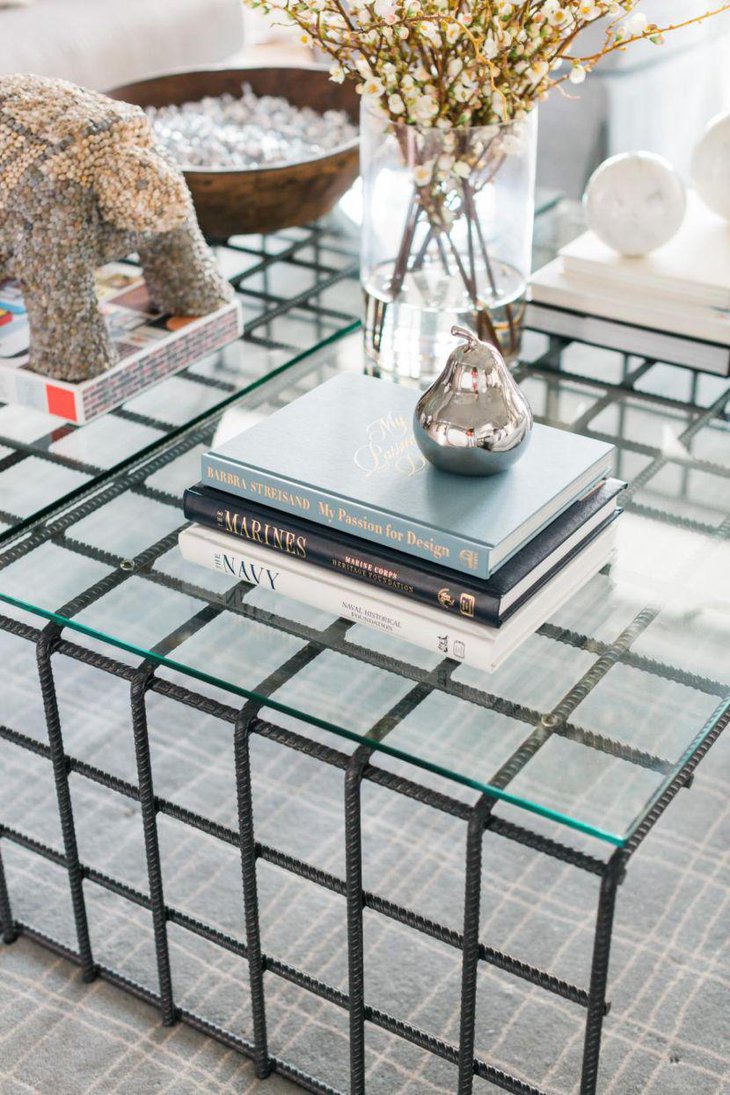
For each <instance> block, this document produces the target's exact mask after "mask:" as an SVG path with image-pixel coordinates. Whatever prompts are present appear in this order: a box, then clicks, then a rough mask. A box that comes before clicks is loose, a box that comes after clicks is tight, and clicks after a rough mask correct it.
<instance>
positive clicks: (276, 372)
mask: <svg viewBox="0 0 730 1095" xmlns="http://www.w3.org/2000/svg"><path fill="white" fill-rule="evenodd" d="M361 326H362V324H361V322H360V320H359V319H354V320H352V322H351V323H348V324H346V325H345V326H344V327H342V328H340V330H338V331H334V332H333V333H332V334H331V335H327V337H326V338H323V339H322V340H321V341H319V342H315V343H314V344H313V345H312V346H308V347H307V348H306V349H305V350H300V351H299V352H298V353H296V354H294V355H293V356H292V357H290V358H289V360H288V361H284V362H282V364H281V365H277V366H275V367H274V368H273V369H269V370H267V371H266V372H265V373H262V374H261V376H259V377H257V378H256V380H252V381H251V383H250V384H246V385H244V386H243V387H242V388H238V389H237V390H236V391H235V392H230V393H229V394H228V395H226V396H225V397H224V398H223V399H221V400H220V402H218V403H216V404H215V405H214V406H212V407H207V408H206V409H205V410H204V411H201V412H200V414H198V415H195V416H194V417H193V418H189V419H188V420H187V421H186V422H182V423H181V424H180V425H179V426H175V427H173V428H172V429H171V430H169V431H168V432H167V433H165V435H164V437H160V438H156V439H155V440H154V441H151V442H150V443H149V445H145V446H144V448H142V449H138V450H137V451H136V452H134V453H132V455H131V456H128V457H127V458H126V459H124V460H120V461H119V463H117V464H114V465H113V466H112V467H110V468H107V469H106V471H104V472H102V473H100V474H99V475H97V476H95V477H94V478H93V479H92V480H90V481H89V482H86V483H81V484H80V485H79V486H78V487H75V488H74V489H73V490H71V491H69V492H68V493H67V494H64V495H63V497H62V498H56V499H54V501H52V502H49V504H48V505H47V506H44V507H43V508H42V509H39V510H35V511H34V512H33V513H32V514H30V515H29V516H28V517H26V518H24V519H23V520H22V521H18V522H16V524H14V525H10V526H9V527H8V528H7V529H5V531H4V532H2V531H0V550H1V549H2V548H3V546H4V545H5V544H8V543H10V542H11V541H12V540H14V539H16V537H18V536H22V535H23V534H24V533H26V532H27V531H28V530H29V529H30V528H32V527H33V526H34V525H37V524H40V523H42V522H45V521H47V520H48V519H49V518H50V517H52V516H53V515H54V514H55V513H58V512H61V511H62V510H64V509H66V508H67V506H69V505H70V504H71V503H74V502H77V501H78V500H79V499H80V498H83V497H84V495H86V494H91V493H92V492H94V491H95V490H97V488H98V487H100V486H103V484H104V483H107V482H109V480H110V479H113V478H114V477H115V476H117V475H122V474H123V473H124V472H126V471H127V470H128V469H129V468H131V467H134V466H135V465H136V464H138V463H142V462H143V461H145V460H146V459H147V458H148V457H150V456H152V455H153V454H154V453H155V452H158V451H161V450H162V449H164V448H165V447H166V446H167V445H168V444H170V443H171V442H173V441H176V440H177V439H178V438H179V437H182V436H183V435H184V434H185V433H187V431H188V430H192V429H194V428H195V427H196V426H200V425H202V424H203V423H204V422H206V421H207V420H208V419H209V418H214V417H215V416H216V415H217V414H220V413H221V411H224V410H226V409H227V408H228V407H230V406H231V405H232V404H233V403H235V402H236V400H238V399H242V398H243V397H244V396H247V395H250V394H251V392H254V391H256V390H257V389H258V388H260V387H261V386H262V385H263V384H266V383H267V382H268V381H269V380H273V379H274V378H275V377H277V376H281V375H282V373H285V372H286V371H287V369H292V368H294V367H295V366H296V365H299V364H300V363H301V362H302V361H305V360H306V358H308V357H310V356H311V355H313V354H316V353H319V352H320V351H321V350H324V349H326V348H327V347H328V346H331V345H332V344H333V343H335V342H338V341H339V340H340V339H345V338H348V337H349V336H350V335H353V334H355V332H356V331H358V330H359V329H360V327H361ZM104 417H105V416H104V415H100V416H99V421H103V419H104Z"/></svg>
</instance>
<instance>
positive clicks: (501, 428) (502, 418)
mask: <svg viewBox="0 0 730 1095" xmlns="http://www.w3.org/2000/svg"><path fill="white" fill-rule="evenodd" d="M451 333H452V335H454V336H456V337H457V338H463V339H464V344H463V345H461V346H457V348H456V349H455V350H454V351H453V352H452V353H451V354H450V356H449V360H448V361H447V362H446V368H445V369H444V371H443V372H442V373H441V375H440V376H439V377H438V379H437V380H435V381H434V383H433V384H432V385H431V387H430V388H429V389H428V390H427V391H425V392H424V393H423V395H422V396H421V398H420V399H419V400H418V403H417V404H416V410H415V413H414V416H413V433H414V435H415V438H416V443H417V444H418V447H419V449H420V450H421V452H422V453H423V455H424V456H425V457H426V459H427V460H429V461H430V462H431V463H432V464H434V465H435V466H436V467H437V468H441V470H442V471H450V472H455V473H456V474H457V475H494V474H495V473H496V472H500V471H505V469H506V468H509V467H511V465H512V464H514V463H515V461H516V460H519V458H520V457H521V456H522V454H523V453H524V452H525V450H526V448H527V445H528V442H529V440H530V431H531V430H532V411H531V410H530V404H529V403H528V402H527V400H526V399H525V397H524V395H523V394H522V392H521V391H520V389H519V388H518V386H517V384H516V383H515V382H514V380H513V379H512V375H511V374H510V371H509V369H508V368H507V365H506V364H505V360H504V358H503V357H502V355H501V354H500V352H499V350H497V349H495V348H494V346H490V345H489V344H488V343H486V342H481V341H480V340H479V339H478V338H477V337H476V336H475V335H473V334H472V333H471V331H467V330H465V329H464V328H463V327H452V328H451Z"/></svg>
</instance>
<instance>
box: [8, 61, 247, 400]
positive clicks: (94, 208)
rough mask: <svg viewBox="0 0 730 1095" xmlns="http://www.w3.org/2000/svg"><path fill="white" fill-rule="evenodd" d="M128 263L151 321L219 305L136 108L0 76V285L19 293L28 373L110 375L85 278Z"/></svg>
mask: <svg viewBox="0 0 730 1095" xmlns="http://www.w3.org/2000/svg"><path fill="white" fill-rule="evenodd" d="M133 251H137V252H138V253H139V256H140V263H141V265H142V267H143V269H144V273H145V278H146V281H147V288H148V291H149V293H150V297H151V299H152V302H153V304H154V306H155V307H156V308H157V309H159V310H160V311H161V312H170V313H173V314H177V315H204V314H206V313H208V312H212V311H214V310H215V309H216V308H217V307H219V305H221V304H222V303H223V302H224V301H226V300H228V299H230V297H231V289H230V286H229V285H228V283H227V282H226V281H225V279H223V278H222V277H221V275H220V274H219V272H218V270H217V268H216V266H215V262H214V260H213V257H212V255H211V254H210V252H209V250H208V248H207V246H206V244H205V241H204V239H203V236H202V234H201V232H200V229H199V227H198V224H197V221H196V219H195V211H194V209H193V204H192V200H191V198H190V193H189V191H188V188H187V185H186V183H185V179H184V176H183V174H182V172H181V171H180V169H179V168H178V167H177V166H176V165H175V164H174V163H172V162H171V160H170V159H169V158H168V157H166V156H165V155H164V153H162V152H161V151H160V150H159V149H158V148H157V147H156V146H155V140H154V136H153V133H152V128H151V126H150V123H149V121H148V119H147V118H146V117H145V115H144V112H143V111H142V110H141V109H140V108H139V107H136V106H131V105H130V104H128V103H121V102H117V101H115V100H112V99H109V98H107V96H105V95H100V94H98V93H97V92H94V91H87V90H85V89H84V88H80V87H76V86H75V85H74V84H70V83H67V82H66V81H65V80H50V79H46V78H43V77H40V76H32V75H12V76H0V279H2V278H3V277H13V278H16V279H17V280H18V281H19V282H20V283H21V285H22V287H23V294H24V298H25V304H26V308H27V311H28V320H29V323H30V329H31V349H30V361H29V363H28V368H30V369H32V370H34V371H35V372H39V373H43V374H44V375H47V376H51V377H56V378H58V379H63V380H83V379H86V378H87V377H90V376H95V375H97V374H98V373H101V372H103V371H104V370H105V369H108V368H109V366H110V365H113V364H115V363H116V360H117V357H116V351H115V349H114V346H113V343H112V341H111V339H110V338H109V334H108V331H107V328H106V324H105V322H104V320H103V318H102V317H101V315H100V314H99V310H98V307H97V300H96V294H95V292H94V270H95V268H96V267H97V266H100V265H102V264H103V263H105V262H111V261H113V260H115V259H120V258H124V257H125V256H126V255H129V254H131V253H132V252H133Z"/></svg>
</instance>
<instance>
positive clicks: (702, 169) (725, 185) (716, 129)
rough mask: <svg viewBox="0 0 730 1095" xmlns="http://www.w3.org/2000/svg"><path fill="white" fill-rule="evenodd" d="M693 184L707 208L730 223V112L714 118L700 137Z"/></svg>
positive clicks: (693, 171)
mask: <svg viewBox="0 0 730 1095" xmlns="http://www.w3.org/2000/svg"><path fill="white" fill-rule="evenodd" d="M692 182H693V183H694V185H695V189H696V191H697V193H698V194H699V196H700V197H701V198H702V201H703V202H704V203H705V205H706V206H707V208H708V209H711V210H712V212H713V213H719V215H720V216H721V217H725V219H726V220H730V110H729V111H727V113H725V114H718V115H717V117H716V118H713V119H712V121H711V122H710V124H709V125H708V127H707V129H706V130H705V132H704V135H703V136H702V137H701V138H700V141H699V144H698V145H697V147H696V148H695V150H694V153H693V155H692Z"/></svg>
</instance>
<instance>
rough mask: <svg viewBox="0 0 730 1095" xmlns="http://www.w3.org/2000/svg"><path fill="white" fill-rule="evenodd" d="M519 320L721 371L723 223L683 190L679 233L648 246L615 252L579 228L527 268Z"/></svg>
mask: <svg viewBox="0 0 730 1095" xmlns="http://www.w3.org/2000/svg"><path fill="white" fill-rule="evenodd" d="M526 322H527V325H528V326H529V327H532V328H534V329H535V330H539V331H543V332H545V333H547V334H554V335H562V336H564V337H566V338H574V339H577V340H578V341H579V342H590V343H593V344H595V345H598V346H606V347H608V348H609V349H612V350H620V351H622V352H624V353H630V354H639V355H641V356H642V357H649V358H654V359H655V360H657V361H666V362H669V363H671V364H674V365H685V366H688V367H689V368H691V369H697V370H700V371H702V372H710V373H717V374H719V375H720V376H728V375H730V224H728V223H727V222H725V221H723V220H721V219H720V218H719V217H718V216H716V215H715V214H714V213H711V212H710V210H709V209H707V208H706V207H705V206H704V205H703V204H702V203H701V202H700V200H699V198H697V196H696V195H695V194H694V193H692V192H690V194H689V200H688V204H687V214H686V216H685V219H684V222H683V223H682V226H681V228H680V229H679V231H678V233H677V234H676V236H674V237H673V239H671V240H670V241H669V243H666V244H664V246H663V247H659V248H657V249H656V251H652V252H651V253H650V254H648V255H642V256H640V257H631V256H627V255H619V254H617V253H616V252H615V251H613V250H612V249H611V248H610V247H607V246H606V244H604V243H601V241H600V240H599V239H598V237H597V236H596V235H594V233H593V232H585V233H584V234H583V235H582V236H579V237H578V239H576V240H573V242H572V243H569V244H568V245H567V246H566V247H563V248H562V250H561V251H560V253H559V254H558V257H557V258H556V259H554V260H553V261H552V262H549V263H548V264H547V266H543V267H542V269H540V270H538V271H537V272H536V273H535V274H533V276H532V279H531V303H530V304H529V305H528V309H527V317H526Z"/></svg>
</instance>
